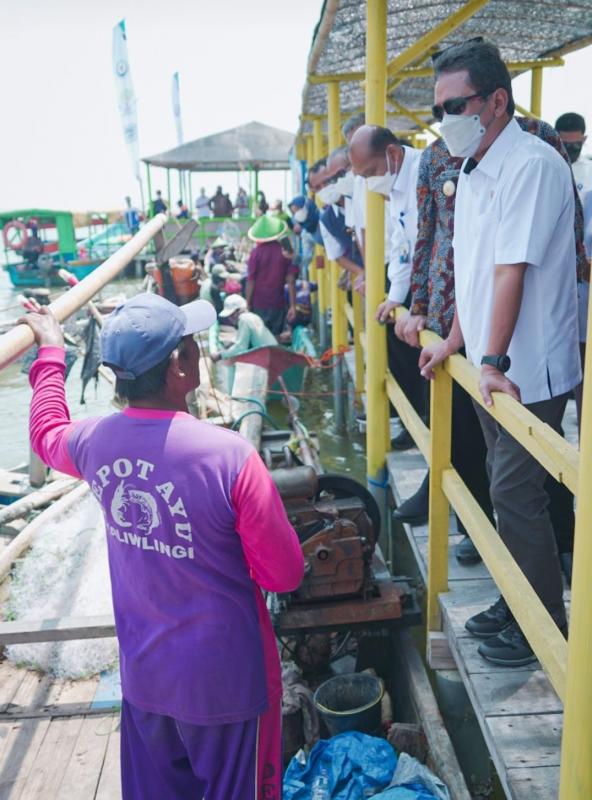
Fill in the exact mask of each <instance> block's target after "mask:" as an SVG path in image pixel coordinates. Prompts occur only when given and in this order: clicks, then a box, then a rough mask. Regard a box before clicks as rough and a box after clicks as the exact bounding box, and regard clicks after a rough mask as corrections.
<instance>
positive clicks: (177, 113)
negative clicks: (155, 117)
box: [172, 72, 183, 144]
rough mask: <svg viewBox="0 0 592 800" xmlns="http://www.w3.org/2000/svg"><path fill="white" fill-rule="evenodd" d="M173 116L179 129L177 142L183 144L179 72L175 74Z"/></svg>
mask: <svg viewBox="0 0 592 800" xmlns="http://www.w3.org/2000/svg"><path fill="white" fill-rule="evenodd" d="M172 98H173V116H174V118H175V128H176V129H177V144H183V123H182V122H181V94H180V91H179V73H178V72H175V73H174V74H173V94H172Z"/></svg>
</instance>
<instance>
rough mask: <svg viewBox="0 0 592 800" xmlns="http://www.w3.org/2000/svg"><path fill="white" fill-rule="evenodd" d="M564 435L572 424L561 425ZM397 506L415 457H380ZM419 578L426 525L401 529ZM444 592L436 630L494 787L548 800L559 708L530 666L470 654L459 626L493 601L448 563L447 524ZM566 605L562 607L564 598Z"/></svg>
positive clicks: (490, 590) (475, 572)
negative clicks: (469, 709)
mask: <svg viewBox="0 0 592 800" xmlns="http://www.w3.org/2000/svg"><path fill="white" fill-rule="evenodd" d="M566 427H567V428H568V430H569V432H570V433H572V431H573V424H572V420H571V419H569V420H568V421H567V426H566ZM387 466H388V472H389V481H390V485H391V488H392V491H393V494H394V496H395V500H396V502H397V504H399V503H401V502H402V501H403V500H405V499H406V498H407V497H410V496H411V495H412V494H413V493H414V492H415V491H416V489H417V488H418V487H419V485H420V483H421V481H422V479H423V477H424V475H425V471H426V464H425V461H424V459H423V457H422V456H421V454H420V453H419V451H418V450H409V451H406V452H404V453H396V454H395V453H391V454H389V456H388V457H387ZM403 527H404V529H405V533H406V535H407V538H408V541H409V544H410V546H411V549H412V551H413V553H414V555H415V558H416V561H417V564H418V567H419V570H420V572H421V574H422V576H423V578H424V581H425V579H426V575H427V541H428V531H427V525H422V526H416V527H412V526H410V525H404V526H403ZM450 531H451V532H450V557H449V591H448V593H447V594H445V595H443V596H442V597H441V601H440V605H441V608H442V617H443V627H444V633H445V635H446V638H447V641H448V645H449V648H450V651H451V653H452V656H453V658H454V661H455V663H456V666H457V668H458V671H459V674H460V676H461V678H462V681H463V683H464V685H465V688H466V690H467V693H468V695H469V698H470V700H471V703H472V706H473V708H474V711H475V714H476V716H477V720H478V722H479V725H480V727H481V730H482V732H483V736H484V739H485V741H486V743H487V746H488V748H489V752H490V754H491V758H492V760H493V763H494V765H495V768H496V770H497V773H498V775H499V778H500V781H501V784H502V787H503V789H504V791H505V793H506V796H507V797H508V798H512V800H555V798H557V797H558V793H559V757H560V745H561V729H562V716H563V708H562V705H561V702H560V700H559V698H558V697H557V695H556V694H555V692H554V691H553V688H552V687H551V684H550V683H549V681H548V680H547V678H546V676H545V673H544V672H543V671H542V669H541V668H540V665H539V664H538V662H536V663H535V664H533V665H530V666H529V667H523V668H520V669H509V668H504V667H496V666H494V665H493V664H489V663H488V662H487V661H485V660H484V659H483V658H481V656H480V655H479V654H478V653H477V647H478V645H479V640H477V639H475V638H474V637H472V636H470V635H469V633H468V632H467V631H466V630H465V627H464V623H465V621H466V620H467V619H468V618H469V617H470V616H472V615H473V614H475V613H477V612H478V611H482V610H483V609H484V608H486V607H488V606H489V605H490V604H491V603H492V602H493V601H494V600H495V599H496V598H497V597H498V595H499V592H498V591H497V589H496V586H495V584H494V582H493V580H492V579H491V578H490V576H489V573H488V571H487V569H486V567H485V566H484V565H483V564H479V565H475V566H468V567H465V566H462V565H461V564H459V563H458V562H457V560H456V558H455V556H454V545H455V544H456V542H458V541H460V538H461V537H460V536H459V535H458V534H457V532H456V523H455V521H454V518H452V517H451V525H450ZM567 599H569V598H568V597H567Z"/></svg>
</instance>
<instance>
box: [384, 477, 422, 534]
mask: <svg viewBox="0 0 592 800" xmlns="http://www.w3.org/2000/svg"><path fill="white" fill-rule="evenodd" d="M429 499H430V473H429V472H428V473H426V476H425V478H424V479H423V481H422V484H421V486H420V487H419V489H418V490H417V491H416V492H415V494H412V495H411V497H408V498H407V500H405V502H403V503H401V505H400V506H399V507H398V508H395V510H394V511H393V519H396V520H398V521H399V522H408V523H409V525H424V524H425V523H426V522H427V521H428V505H429Z"/></svg>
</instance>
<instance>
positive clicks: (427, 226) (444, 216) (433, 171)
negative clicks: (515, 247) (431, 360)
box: [411, 117, 590, 337]
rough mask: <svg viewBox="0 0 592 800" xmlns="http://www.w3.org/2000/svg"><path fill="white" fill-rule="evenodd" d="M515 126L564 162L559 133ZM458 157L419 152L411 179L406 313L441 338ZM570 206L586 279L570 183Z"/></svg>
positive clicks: (439, 144) (528, 124) (527, 124)
mask: <svg viewBox="0 0 592 800" xmlns="http://www.w3.org/2000/svg"><path fill="white" fill-rule="evenodd" d="M516 122H517V123H518V124H519V125H520V127H521V128H522V129H523V130H525V131H528V133H532V134H533V135H535V136H538V137H539V138H540V139H542V140H543V141H544V142H547V144H550V145H551V146H552V147H554V148H555V149H556V150H558V151H559V153H560V154H561V156H562V157H563V158H564V159H565V160H566V161H567V162H568V163H569V158H568V156H567V153H566V152H565V148H564V147H563V144H562V143H561V139H560V138H559V134H558V133H557V132H556V131H555V129H554V128H552V127H551V126H550V125H549V124H548V123H546V122H542V121H541V120H536V119H526V118H524V117H516ZM463 161H464V159H463V158H453V157H452V156H451V155H450V154H449V153H448V150H447V148H446V145H445V144H444V140H443V139H437V140H436V141H435V142H434V143H433V144H431V145H430V146H429V147H427V148H426V149H425V150H424V152H423V153H422V156H421V160H420V162H419V174H418V178H417V204H418V209H419V219H418V231H417V242H416V245H415V252H414V255H413V269H412V273H411V292H412V299H411V313H412V314H421V315H422V316H425V317H427V327H428V328H429V329H430V330H432V331H434V332H435V333H438V334H439V335H440V336H443V337H445V336H447V335H448V333H449V332H450V328H451V326H452V320H453V318H454V308H455V304H454V258H453V251H452V237H453V235H454V205H455V200H456V186H457V183H458V175H459V172H460V168H461V166H462V163H463ZM574 194H575V201H576V213H575V240H576V254H577V271H578V280H584V279H585V280H589V270H590V268H589V264H588V261H587V259H586V251H585V249H584V217H583V213H582V205H581V203H580V200H579V197H578V191H577V188H576V185H575V183H574Z"/></svg>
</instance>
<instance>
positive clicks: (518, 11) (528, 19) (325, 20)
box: [299, 0, 592, 133]
mask: <svg viewBox="0 0 592 800" xmlns="http://www.w3.org/2000/svg"><path fill="white" fill-rule="evenodd" d="M463 8H466V9H469V11H471V9H474V13H470V14H467V15H466V18H465V19H464V21H462V23H461V24H458V25H456V24H455V23H454V24H451V25H449V26H446V22H447V21H448V20H449V21H451V22H452V23H453V21H454V15H455V14H458V13H459V12H462V10H463ZM438 26H444V27H443V30H442V33H441V35H439V36H435V35H434V36H433V38H432V40H431V41H430V40H429V35H430V34H431V33H432V34H433V33H434V32H435V31H436V30H437V29H438ZM365 34H366V2H365V0H324V2H323V6H322V10H321V15H320V18H319V21H318V24H317V26H316V28H315V31H314V34H313V41H312V45H311V49H310V53H309V58H308V65H307V76H306V82H305V85H304V90H303V94H302V115H303V118H302V122H301V126H300V131H299V132H301V133H302V132H305V133H310V132H311V120H310V117H311V116H315V115H319V116H321V117H324V115H326V113H327V87H326V83H325V82H324V78H326V76H328V75H330V76H333V78H335V77H338V76H341V79H340V81H339V93H340V100H339V107H340V110H341V113H342V114H343V115H348V114H352V113H354V112H358V111H362V110H363V108H364V100H365V96H364V85H363V83H362V81H363V79H364V72H365V68H366V52H365V47H366V35H365ZM475 36H483V37H485V38H486V39H487V40H488V41H491V42H494V43H495V44H496V45H497V46H498V47H499V48H500V50H501V54H502V57H503V58H504V59H505V60H506V62H507V63H508V64H509V65H513V66H510V71H511V73H512V75H517V74H519V73H520V72H523V71H526V69H530V68H532V66H535V65H536V61H537V60H540V65H541V66H542V67H544V66H545V61H546V62H547V64H548V65H549V66H551V64H550V63H549V62H551V61H552V60H553V59H560V58H561V56H563V55H565V54H567V53H571V52H573V51H575V50H578V49H581V48H583V47H586V46H587V45H589V44H591V43H592V3H591V2H589V0H485V2H480V0H388V3H387V59H388V62H389V69H388V83H387V95H388V101H387V119H388V124H389V127H391V128H393V130H397V129H407V128H415V127H416V126H417V120H416V119H414V118H413V117H409V116H407V115H406V114H405V113H404V111H403V109H410V110H413V109H415V110H419V112H420V113H421V114H422V116H424V117H425V118H426V119H432V117H431V114H430V113H429V109H430V106H431V104H432V102H433V74H431V73H432V70H431V60H430V56H431V54H432V53H434V52H435V51H436V50H442V49H444V48H446V47H448V46H449V45H452V44H457V43H459V42H462V41H464V40H466V39H470V38H472V37H475ZM426 37H427V38H426ZM422 41H424V42H425V45H424V46H421V42H422ZM529 62H531V66H527V65H528V63H529ZM555 63H557V62H555ZM521 65H524V66H521ZM423 111H426V112H427V113H426V114H423V113H422V112H423Z"/></svg>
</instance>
